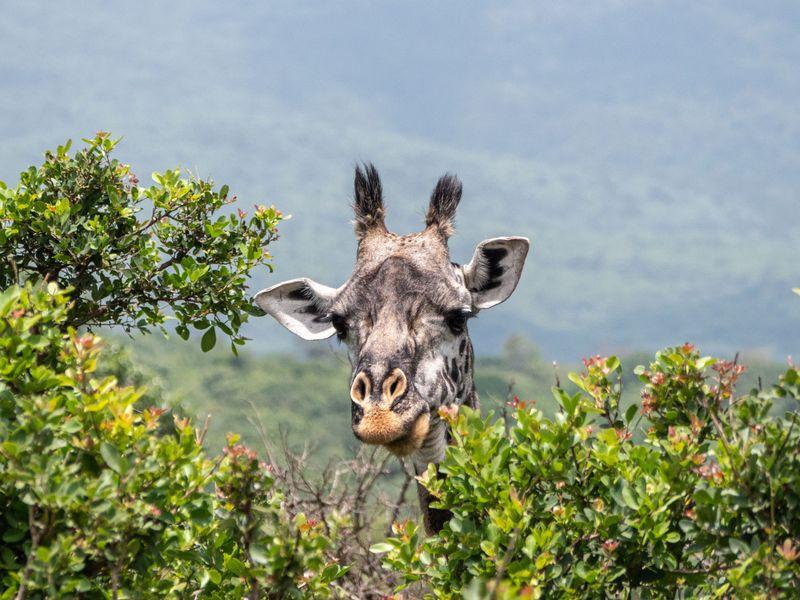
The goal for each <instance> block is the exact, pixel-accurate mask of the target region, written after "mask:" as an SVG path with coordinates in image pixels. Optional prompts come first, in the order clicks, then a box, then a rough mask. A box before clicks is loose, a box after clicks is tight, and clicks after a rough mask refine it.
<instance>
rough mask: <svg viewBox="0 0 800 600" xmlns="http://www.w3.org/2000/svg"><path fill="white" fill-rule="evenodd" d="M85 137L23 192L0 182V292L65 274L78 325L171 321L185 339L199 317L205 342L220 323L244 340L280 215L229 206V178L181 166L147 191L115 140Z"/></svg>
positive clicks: (30, 173)
mask: <svg viewBox="0 0 800 600" xmlns="http://www.w3.org/2000/svg"><path fill="white" fill-rule="evenodd" d="M84 141H85V142H86V144H87V145H86V147H85V148H84V149H82V150H80V151H78V152H76V153H75V154H74V155H72V156H71V155H70V154H69V149H70V146H71V144H70V143H67V144H65V145H64V146H59V147H58V149H57V151H56V152H55V153H53V152H47V153H46V154H45V162H44V164H42V166H41V167H39V168H36V167H31V168H30V169H28V170H27V171H24V172H23V173H21V174H20V181H19V184H18V185H17V186H16V187H15V188H10V187H8V186H6V184H4V183H2V182H0V222H1V223H2V228H0V257H3V258H2V259H0V289H6V288H7V287H9V286H11V285H14V284H19V283H23V282H25V281H27V280H33V281H39V280H47V281H55V282H57V283H58V284H59V286H60V287H61V288H63V289H69V290H72V291H73V293H72V300H73V302H72V304H71V305H70V307H69V309H68V316H67V323H68V324H69V325H71V326H73V327H75V328H78V327H99V326H104V325H117V326H121V327H123V328H124V329H125V330H127V331H131V330H138V331H143V332H144V331H149V330H150V329H151V328H152V327H154V326H155V327H163V324H164V323H165V322H166V320H167V319H169V318H172V319H175V320H176V321H177V323H176V324H177V329H176V331H177V332H178V333H179V334H180V335H181V337H183V338H184V339H185V338H187V337H188V336H189V329H188V327H189V326H190V325H191V326H192V327H193V328H195V329H197V330H200V331H204V334H203V337H202V347H203V349H204V350H208V349H210V348H212V347H213V346H214V343H215V342H216V335H217V334H216V332H217V329H219V330H221V331H222V332H223V333H225V334H226V335H228V336H230V337H231V341H232V343H234V344H237V345H240V344H242V343H244V340H243V339H242V337H241V335H240V334H239V329H240V327H241V325H242V323H243V322H244V321H246V320H247V316H248V314H250V313H252V312H253V311H254V309H253V307H252V304H251V302H250V299H249V297H248V293H247V278H248V275H249V274H250V272H251V271H252V269H254V268H255V267H257V266H259V265H267V266H269V264H268V262H267V260H268V259H269V253H268V252H266V251H265V250H264V248H265V247H266V246H267V245H268V244H269V243H270V242H271V241H273V240H274V239H275V238H276V237H277V230H276V226H277V224H278V223H279V222H280V220H281V218H282V215H281V213H280V211H278V210H277V209H275V208H274V207H270V208H267V207H265V206H257V207H256V208H255V211H254V214H253V216H252V217H251V218H249V219H248V218H247V215H246V213H245V212H244V211H241V210H238V211H237V213H236V214H224V213H222V212H221V209H223V208H224V207H225V206H227V205H229V204H231V203H232V202H234V201H235V200H236V197H235V196H234V197H229V194H228V186H222V188H220V189H219V190H215V189H214V186H213V184H212V183H211V182H208V181H202V180H200V179H197V178H194V177H190V178H188V179H187V178H182V177H181V174H180V172H179V171H176V170H173V171H166V172H164V173H154V174H153V180H154V182H155V184H154V185H151V186H150V187H140V186H139V185H138V183H139V180H138V178H137V177H136V175H134V173H133V172H132V171H131V168H130V166H129V165H126V164H123V163H121V162H119V161H118V160H117V159H115V158H112V157H111V154H112V152H113V151H114V149H115V147H116V145H117V142H118V140H117V141H114V140H112V139H111V137H110V136H109V134H107V133H102V132H101V133H98V134H97V135H96V136H95V137H94V138H93V139H87V140H84ZM270 268H271V267H270ZM257 314H261V313H260V312H259V313H257ZM233 347H234V350H235V346H233Z"/></svg>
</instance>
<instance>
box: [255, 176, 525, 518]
mask: <svg viewBox="0 0 800 600" xmlns="http://www.w3.org/2000/svg"><path fill="white" fill-rule="evenodd" d="M460 199H461V183H460V182H459V181H458V179H457V178H455V177H454V176H452V175H445V176H443V177H442V178H441V179H440V180H439V182H438V183H437V185H436V188H435V189H434V191H433V193H432V195H431V198H430V204H429V207H428V212H427V215H426V219H425V229H424V230H422V231H420V232H418V233H412V234H409V235H404V236H399V235H397V234H394V233H391V232H390V231H389V230H388V229H387V227H386V224H385V220H384V219H385V208H384V204H383V194H382V186H381V182H380V178H379V177H378V173H377V171H376V170H375V168H374V167H373V166H372V165H365V166H364V167H363V168H361V167H358V168H356V175H355V201H354V205H353V208H354V212H355V232H356V237H357V238H358V251H357V253H356V265H355V269H354V270H353V273H352V275H351V276H350V278H349V279H348V280H347V281H346V282H345V283H344V284H343V285H341V286H340V287H339V288H336V289H334V288H330V287H327V286H324V285H321V284H319V283H316V282H315V281H312V280H311V279H308V278H301V279H293V280H291V281H286V282H284V283H281V284H278V285H275V286H273V287H270V288H267V289H265V290H262V291H261V292H259V293H258V294H256V296H255V301H256V303H257V304H258V306H260V307H261V309H262V310H264V312H266V313H267V314H270V315H272V316H273V317H275V319H277V320H278V321H279V322H280V323H281V324H282V325H284V326H285V327H286V328H287V329H289V330H290V331H291V332H293V333H295V334H297V335H299V336H300V337H302V338H304V339H307V340H322V339H325V338H328V337H331V336H333V335H336V336H337V337H338V338H339V340H341V341H342V342H343V343H344V344H345V345H346V346H347V349H348V355H349V357H350V363H351V365H352V367H353V369H352V375H351V378H350V407H351V421H352V429H353V433H354V435H355V436H356V437H357V438H358V439H360V440H361V441H363V442H365V443H369V444H381V445H383V446H385V447H386V448H388V449H389V450H390V451H391V452H394V453H395V454H398V455H401V456H405V455H409V456H410V458H411V460H412V462H413V463H414V466H415V469H416V471H417V473H421V472H422V471H423V470H424V469H425V468H427V465H428V464H429V463H439V462H440V461H441V460H442V458H443V457H444V452H445V448H446V445H447V440H448V432H447V425H446V423H445V422H444V421H443V420H442V419H441V418H440V417H439V412H438V409H439V407H440V406H453V405H456V406H458V405H461V404H466V405H467V406H471V407H474V408H477V407H478V396H477V394H476V392H475V385H474V382H473V376H472V365H473V361H472V357H473V351H472V343H471V341H470V339H469V332H468V330H467V321H468V319H469V318H471V317H474V316H475V315H476V314H477V313H478V312H479V311H480V310H484V309H487V308H490V307H492V306H494V305H496V304H499V303H501V302H503V301H504V300H506V299H507V298H508V297H509V296H510V295H511V294H512V292H513V291H514V289H515V288H516V286H517V283H518V281H519V278H520V275H521V273H522V268H523V265H524V264H525V257H526V256H527V253H528V247H529V242H528V240H527V239H526V238H522V237H501V238H493V239H489V240H485V241H483V242H481V243H480V244H478V246H477V248H476V249H475V252H474V254H473V256H472V259H471V260H470V262H469V263H468V264H466V265H463V266H462V265H458V264H456V263H453V262H451V261H450V252H449V249H448V245H447V240H448V238H449V237H450V236H451V235H452V233H453V222H454V218H455V211H456V208H457V206H458V203H459V201H460ZM419 496H420V504H421V507H422V510H423V515H424V517H425V524H426V527H427V528H428V530H429V531H438V530H439V529H440V528H441V526H442V524H443V523H444V521H445V520H446V518H447V514H446V513H445V512H443V511H436V510H434V509H432V508H430V507H429V506H428V505H429V503H430V501H431V498H430V495H429V494H428V493H427V491H426V490H424V489H422V488H420V489H419Z"/></svg>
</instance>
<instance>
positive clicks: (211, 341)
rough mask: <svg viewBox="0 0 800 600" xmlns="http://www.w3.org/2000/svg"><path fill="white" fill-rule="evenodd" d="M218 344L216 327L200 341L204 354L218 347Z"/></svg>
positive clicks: (209, 330) (208, 331) (207, 332)
mask: <svg viewBox="0 0 800 600" xmlns="http://www.w3.org/2000/svg"><path fill="white" fill-rule="evenodd" d="M216 343H217V330H216V329H215V328H214V327H211V328H210V329H208V330H207V331H206V332H205V333H204V334H203V338H202V339H201V340H200V348H201V349H202V350H203V352H208V351H209V350H211V349H212V348H213V347H214V346H215V345H216Z"/></svg>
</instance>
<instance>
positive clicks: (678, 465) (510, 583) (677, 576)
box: [373, 344, 800, 598]
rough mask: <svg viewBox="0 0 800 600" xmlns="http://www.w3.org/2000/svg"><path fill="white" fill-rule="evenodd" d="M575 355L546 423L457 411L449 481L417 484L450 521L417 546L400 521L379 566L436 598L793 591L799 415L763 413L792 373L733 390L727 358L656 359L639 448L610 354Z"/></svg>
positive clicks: (797, 379)
mask: <svg viewBox="0 0 800 600" xmlns="http://www.w3.org/2000/svg"><path fill="white" fill-rule="evenodd" d="M585 364H586V369H585V370H584V372H583V373H582V374H580V375H573V376H572V379H573V380H574V381H575V383H576V384H577V385H578V387H579V391H578V392H576V393H574V394H572V393H568V392H566V391H565V390H563V389H560V388H554V389H553V395H554V397H555V399H556V400H557V402H558V403H559V405H560V411H559V412H558V413H557V414H556V415H555V417H554V418H552V419H549V418H546V417H545V416H544V415H543V414H542V413H541V412H540V411H539V410H537V409H536V408H531V407H529V406H525V405H523V403H519V402H516V403H515V404H516V406H515V411H514V414H513V421H512V423H510V424H508V425H507V424H506V423H504V422H503V421H502V420H493V419H491V418H481V416H480V415H479V414H477V413H475V412H472V411H470V410H468V409H463V410H462V414H461V415H460V416H458V417H457V419H452V426H453V438H454V444H453V445H452V446H451V447H450V448H449V449H448V451H447V456H446V459H445V461H444V462H443V463H442V465H441V466H440V470H441V471H442V472H443V473H444V474H446V477H444V478H438V477H437V476H436V474H435V471H434V469H433V468H431V469H429V471H428V473H427V474H426V476H425V477H424V478H423V481H424V484H425V486H426V487H428V489H430V490H431V492H432V493H433V494H434V495H435V496H437V498H438V499H439V503H440V505H441V506H442V507H446V508H448V509H449V510H451V511H452V513H453V518H452V519H451V521H450V522H449V523H448V524H447V525H445V527H444V529H443V530H442V532H441V533H440V534H438V535H436V536H434V537H431V538H428V539H424V540H423V539H421V536H420V534H419V531H418V527H417V526H416V525H414V524H413V523H409V524H405V525H398V526H397V527H396V533H397V536H396V537H393V538H390V539H389V540H387V541H386V542H385V543H383V544H380V545H377V546H376V547H374V548H373V550H374V551H375V552H378V553H386V556H385V558H384V564H385V565H386V566H387V567H388V568H390V569H392V570H395V571H398V572H399V573H401V575H402V577H403V578H404V581H405V582H406V584H409V583H411V582H415V581H423V582H425V583H426V584H428V585H429V586H430V596H431V597H436V598H460V597H462V594H463V595H464V597H473V598H478V597H486V596H488V595H491V596H493V597H502V598H517V597H531V598H539V597H543V598H550V597H608V596H615V597H632V596H637V597H662V598H673V597H676V595H678V596H681V597H684V596H691V597H701V598H715V597H730V596H735V597H773V596H783V597H796V596H797V594H798V593H799V592H800V562H798V558H800V427H798V421H799V420H800V416H798V414H796V413H787V414H785V415H784V416H782V417H773V416H770V409H771V406H772V404H773V402H786V401H787V400H791V401H796V399H797V398H800V369H798V368H796V367H792V368H790V369H789V370H788V371H786V373H785V374H784V375H783V376H782V377H781V379H780V381H779V383H778V384H777V385H775V386H774V387H773V388H772V389H770V390H769V391H758V390H753V391H752V392H750V393H749V394H747V395H744V396H741V397H739V396H736V395H735V393H734V391H735V388H734V386H735V383H736V380H737V378H738V377H739V376H740V375H741V373H742V371H743V369H742V367H741V366H739V365H737V364H735V362H729V361H715V360H713V359H710V358H707V357H701V356H700V355H699V354H698V353H697V351H696V350H695V349H694V348H693V347H692V346H691V345H688V344H687V345H684V346H682V347H678V348H670V349H668V350H665V351H663V352H660V353H659V354H658V355H657V356H656V360H655V361H654V362H653V363H652V364H651V365H650V366H649V367H647V368H643V367H642V368H639V369H638V370H637V371H638V373H639V377H640V379H641V380H642V382H643V383H644V389H643V390H642V397H643V402H642V406H641V412H642V413H644V416H645V417H646V418H647V421H646V431H645V432H644V433H643V436H642V438H643V439H642V440H641V441H637V439H636V438H634V436H633V435H632V431H633V430H635V429H636V427H637V424H638V423H639V422H640V419H642V415H639V416H637V408H636V407H635V405H634V408H629V409H628V410H627V411H624V413H623V411H622V410H621V409H620V407H619V397H620V390H619V388H620V381H621V379H620V377H619V369H620V365H619V361H618V360H617V359H616V358H614V357H611V358H607V359H603V358H599V357H595V358H593V359H591V360H588V361H586V363H585ZM444 416H445V417H447V415H444ZM642 422H644V421H642Z"/></svg>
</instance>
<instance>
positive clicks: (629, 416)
mask: <svg viewBox="0 0 800 600" xmlns="http://www.w3.org/2000/svg"><path fill="white" fill-rule="evenodd" d="M638 410H639V407H638V406H637V405H636V404H631V405H630V406H629V407H628V410H626V411H625V422H626V423H628V424H629V425H630V423H631V421H633V418H634V417H635V416H636V412H637V411H638Z"/></svg>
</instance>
